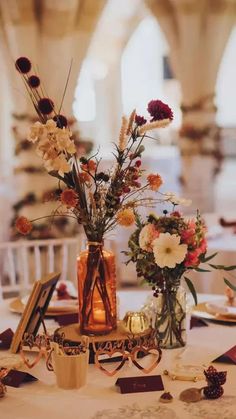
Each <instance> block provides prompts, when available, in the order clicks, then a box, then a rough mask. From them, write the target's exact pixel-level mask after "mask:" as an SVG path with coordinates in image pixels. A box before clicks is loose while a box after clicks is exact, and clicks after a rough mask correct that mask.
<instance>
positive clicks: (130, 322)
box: [123, 311, 150, 335]
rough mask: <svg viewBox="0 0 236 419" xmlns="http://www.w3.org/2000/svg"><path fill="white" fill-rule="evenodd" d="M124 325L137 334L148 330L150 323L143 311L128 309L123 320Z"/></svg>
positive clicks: (127, 330) (128, 330)
mask: <svg viewBox="0 0 236 419" xmlns="http://www.w3.org/2000/svg"><path fill="white" fill-rule="evenodd" d="M123 327H124V329H125V330H126V332H129V333H133V334H134V335H136V334H140V333H143V332H145V331H146V330H148V329H149V327H150V325H149V321H148V318H147V316H146V314H145V313H144V312H143V311H128V312H127V313H126V315H125V317H124V320H123Z"/></svg>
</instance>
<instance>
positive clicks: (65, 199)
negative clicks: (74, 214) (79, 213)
mask: <svg viewBox="0 0 236 419" xmlns="http://www.w3.org/2000/svg"><path fill="white" fill-rule="evenodd" d="M61 202H62V203H63V204H64V205H66V206H67V208H75V207H76V205H77V203H78V196H77V193H76V192H75V191H74V190H73V189H65V190H64V191H63V192H62V193H61Z"/></svg>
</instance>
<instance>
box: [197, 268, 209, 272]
mask: <svg viewBox="0 0 236 419" xmlns="http://www.w3.org/2000/svg"><path fill="white" fill-rule="evenodd" d="M194 270H195V271H196V272H211V271H210V269H203V268H194Z"/></svg>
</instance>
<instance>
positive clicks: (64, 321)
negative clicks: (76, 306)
mask: <svg viewBox="0 0 236 419" xmlns="http://www.w3.org/2000/svg"><path fill="white" fill-rule="evenodd" d="M55 321H56V322H57V323H59V325H60V326H67V325H68V324H72V323H78V313H64V314H61V315H59V316H56V317H55Z"/></svg>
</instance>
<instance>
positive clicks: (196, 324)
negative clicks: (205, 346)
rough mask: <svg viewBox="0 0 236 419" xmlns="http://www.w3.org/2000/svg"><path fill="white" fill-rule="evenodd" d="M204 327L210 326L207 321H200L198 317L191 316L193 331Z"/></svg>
mask: <svg viewBox="0 0 236 419" xmlns="http://www.w3.org/2000/svg"><path fill="white" fill-rule="evenodd" d="M204 326H208V324H207V322H206V321H205V320H203V319H199V318H198V317H194V316H191V319H190V329H193V328H194V327H204Z"/></svg>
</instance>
